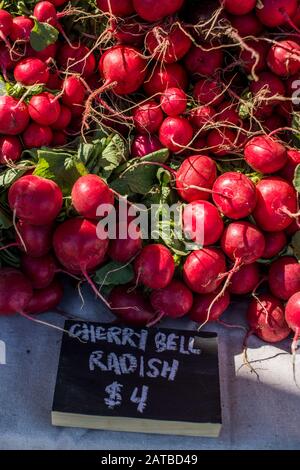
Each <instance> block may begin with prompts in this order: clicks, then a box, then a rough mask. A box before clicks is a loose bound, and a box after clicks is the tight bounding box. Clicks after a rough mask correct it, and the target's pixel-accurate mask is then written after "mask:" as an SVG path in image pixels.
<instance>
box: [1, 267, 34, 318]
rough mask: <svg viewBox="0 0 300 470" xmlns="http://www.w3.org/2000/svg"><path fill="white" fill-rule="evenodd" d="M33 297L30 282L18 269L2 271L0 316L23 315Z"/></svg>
mask: <svg viewBox="0 0 300 470" xmlns="http://www.w3.org/2000/svg"><path fill="white" fill-rule="evenodd" d="M31 297H32V287H31V284H30V282H29V281H28V280H27V279H26V277H25V276H24V274H22V273H21V272H20V271H18V270H17V269H13V268H1V269H0V316H1V315H14V314H15V313H20V314H22V313H23V312H24V310H25V309H26V307H27V305H28V303H29V302H30V299H31Z"/></svg>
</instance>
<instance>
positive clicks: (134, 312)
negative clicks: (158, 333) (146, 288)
mask: <svg viewBox="0 0 300 470" xmlns="http://www.w3.org/2000/svg"><path fill="white" fill-rule="evenodd" d="M108 300H109V304H110V306H111V309H112V310H113V313H114V314H115V315H117V317H118V318H119V319H120V320H121V321H124V322H126V324H129V325H133V326H147V325H148V323H149V322H151V321H152V320H153V318H154V315H155V314H154V312H153V311H152V309H151V307H150V306H149V302H146V300H145V297H144V295H143V294H142V292H140V291H138V290H133V289H132V286H118V287H114V289H113V290H112V291H111V293H110V296H109V299H108Z"/></svg>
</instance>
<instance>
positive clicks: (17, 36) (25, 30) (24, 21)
mask: <svg viewBox="0 0 300 470" xmlns="http://www.w3.org/2000/svg"><path fill="white" fill-rule="evenodd" d="M33 26H34V22H33V20H32V19H31V18H28V17H27V16H16V17H15V18H14V19H13V24H12V28H11V32H10V35H9V36H10V38H11V40H12V41H14V42H15V41H26V42H27V41H29V39H30V33H31V30H32V28H33Z"/></svg>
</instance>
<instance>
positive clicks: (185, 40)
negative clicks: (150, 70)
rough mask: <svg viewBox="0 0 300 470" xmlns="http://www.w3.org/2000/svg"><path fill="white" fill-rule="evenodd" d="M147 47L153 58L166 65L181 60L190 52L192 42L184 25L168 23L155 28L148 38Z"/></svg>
mask: <svg viewBox="0 0 300 470" xmlns="http://www.w3.org/2000/svg"><path fill="white" fill-rule="evenodd" d="M145 45H146V47H147V49H148V51H149V52H150V54H151V56H152V57H153V58H154V59H156V60H158V61H159V62H163V63H165V64H173V63H174V62H177V61H178V60H181V59H182V58H183V57H184V56H185V55H186V53H187V52H188V51H189V49H190V47H191V45H192V41H191V39H190V37H189V35H188V33H187V32H185V30H184V27H183V25H181V24H178V23H171V24H170V26H168V23H166V24H162V25H159V26H154V28H153V29H151V30H150V31H149V33H148V34H147V36H146V41H145Z"/></svg>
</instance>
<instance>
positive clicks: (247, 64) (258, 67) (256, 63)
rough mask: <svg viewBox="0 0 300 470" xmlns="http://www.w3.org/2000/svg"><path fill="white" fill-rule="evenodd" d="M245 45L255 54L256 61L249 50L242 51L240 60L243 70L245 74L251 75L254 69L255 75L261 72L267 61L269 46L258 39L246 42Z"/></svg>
mask: <svg viewBox="0 0 300 470" xmlns="http://www.w3.org/2000/svg"><path fill="white" fill-rule="evenodd" d="M246 44H247V46H248V47H249V48H250V49H252V50H254V52H256V53H257V55H258V59H257V58H256V56H255V55H253V52H251V51H250V50H248V49H242V51H241V54H240V60H241V62H242V66H243V69H244V70H245V71H246V72H247V73H251V71H252V69H253V67H254V68H255V72H256V73H258V72H262V71H263V70H264V68H265V64H266V61H267V55H268V52H269V49H270V46H269V44H268V43H266V42H265V41H262V40H259V39H257V40H254V39H252V40H249V41H246Z"/></svg>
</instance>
